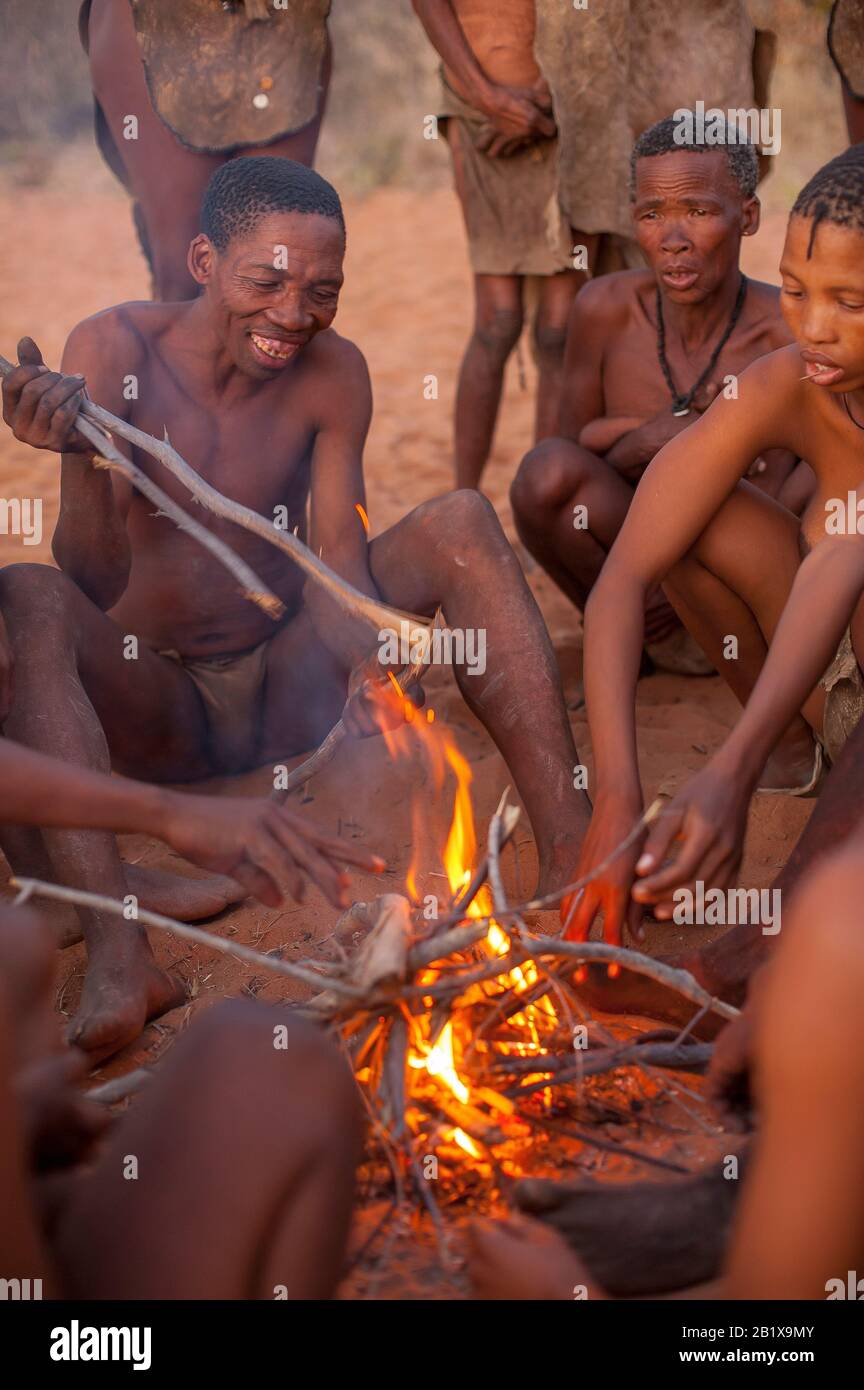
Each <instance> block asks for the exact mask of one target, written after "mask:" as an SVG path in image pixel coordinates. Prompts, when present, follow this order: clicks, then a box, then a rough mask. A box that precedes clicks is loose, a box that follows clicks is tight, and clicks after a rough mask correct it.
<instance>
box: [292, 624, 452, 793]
mask: <svg viewBox="0 0 864 1390" xmlns="http://www.w3.org/2000/svg"><path fill="white" fill-rule="evenodd" d="M440 612H441V609H440V608H439V609H438V610H437V611H436V614H435V617H434V618H433V620H432V621H433V624H434V623H435V622H436V621H437V619H438V614H439V613H440ZM424 666H425V662H424V661H416V662H414V664H413V665H411V666H406V667H404V668H403V670H402V671H400V672H399V675H398V676H396V677H395V680H396V683H397V685H398V686H399V688H400V690H401V691H402V692H403V694H404V692H405V689H406V687H407V686H409V685H411V684H412V683H413V682H414V681H416V680H419V679H420V675H421V673H422V671H423V667H424ZM347 737H348V731H347V729H346V728H345V721H344V720H343V719H338V720H337V721H336V723H335V724H334V725H333V728H332V729H331V730H330V732H329V734H328V735H327V737H326V738H325V739H324V741H323V743H320V744H319V745H318V747H317V748H316V749H315V752H314V753H310V755H309V757H308V758H306V759H304V761H303V762H302V763H300V765H299V766H298V767H295V768H294V770H293V772H289V773H288V776H287V777H286V778H285V785H284V786H283V787H280V788H279V790H278V791H274V792H273V793H272V798H273V800H274V801H278V802H279V803H280V804H281V803H282V802H283V801H287V799H288V797H289V796H290V795H291V794H292V792H296V791H298V790H299V789H300V787H304V786H305V785H306V783H307V782H308V781H310V780H311V778H313V777H314V776H315V774H316V773H317V772H320V771H321V769H322V768H324V767H326V766H327V764H328V763H329V762H332V760H333V758H334V757H335V755H336V752H337V750H338V749H339V747H340V745H341V744H342V743H343V742H344V741H345V739H346V738H347Z"/></svg>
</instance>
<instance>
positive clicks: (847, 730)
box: [820, 628, 864, 763]
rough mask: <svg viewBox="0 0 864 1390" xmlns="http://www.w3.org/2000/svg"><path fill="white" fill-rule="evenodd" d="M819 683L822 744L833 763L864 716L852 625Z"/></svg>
mask: <svg viewBox="0 0 864 1390" xmlns="http://www.w3.org/2000/svg"><path fill="white" fill-rule="evenodd" d="M820 684H821V686H822V689H823V690H824V691H825V715H824V720H823V725H822V746H823V747H824V749H825V752H826V753H827V754H828V757H829V758H830V759H831V762H832V763H833V762H836V761H837V758H838V756H839V754H840V751H841V749H842V748H843V745H844V743H845V742H846V740H847V738H848V737H849V735H850V734H851V733H852V731H853V729H854V728H855V727H856V725H857V724H858V721H859V720H860V719H861V717H862V715H864V676H862V674H861V668H860V666H859V665H858V659H857V657H856V656H855V652H854V649H853V647H852V636H851V633H850V630H849V628H847V629H846V631H845V633H844V634H843V639H842V641H841V643H840V646H839V647H838V648H837V655H836V656H835V658H834V660H833V661H832V662H831V665H830V666H829V667H828V670H827V671H826V672H825V675H824V676H823V677H822V680H821V681H820Z"/></svg>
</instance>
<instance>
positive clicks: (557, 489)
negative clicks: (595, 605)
mask: <svg viewBox="0 0 864 1390" xmlns="http://www.w3.org/2000/svg"><path fill="white" fill-rule="evenodd" d="M510 501H511V503H512V506H513V515H514V518H515V521H516V529H517V531H518V532H519V536H520V539H521V540H522V542H523V543H524V545H525V546H526V547H527V549H528V550H529V551H530V552H531V554H532V555H533V556H534V558H535V560H538V561H539V563H540V564H541V565H542V566H543V568H544V570H546V573H547V574H548V575H550V577H551V578H552V579H554V581H555V583H556V584H557V585H558V587H559V589H561V590H562V592H563V593H564V594H566V596H567V598H569V599H570V601H571V603H574V604H575V605H576V607H577V608H578V609H579V610H580V611H582V610H583V609H584V607H585V604H586V602H587V599H588V595H589V593H590V592H591V589H592V588H593V586H594V584H595V582H596V580H597V576H598V575H599V573H600V571H601V569H602V568H603V565H604V563H605V560H606V556H607V555H608V553H609V551H610V550H611V549H612V546H613V544H614V541H615V537H616V536H617V535H618V532H619V531H620V529H621V526H622V525H623V522H624V518H625V517H626V515H627V510H628V508H629V506H630V503H631V502H632V501H633V489H632V487H630V485H629V483H626V482H625V481H624V479H623V478H622V477H621V475H620V474H619V473H617V472H616V470H615V469H614V468H612V467H610V465H609V464H607V463H605V462H604V461H603V459H601V458H598V457H597V455H596V454H592V453H590V452H589V451H588V450H587V449H583V448H581V446H580V445H578V444H574V443H573V441H572V440H569V439H559V438H555V439H545V440H543V441H542V442H541V443H540V444H538V445H537V446H536V447H535V448H534V449H532V450H531V452H530V453H529V454H526V456H525V458H524V459H523V460H522V463H521V464H520V467H519V472H518V473H517V474H516V477H515V478H514V480H513V484H512V486H511V488H510ZM580 504H581V505H584V506H585V508H586V511H587V518H586V519H587V528H581V527H580V528H577V527H576V526H574V507H576V506H577V505H580Z"/></svg>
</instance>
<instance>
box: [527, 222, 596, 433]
mask: <svg viewBox="0 0 864 1390" xmlns="http://www.w3.org/2000/svg"><path fill="white" fill-rule="evenodd" d="M575 236H576V237H577V238H579V239H580V240H581V242H582V243H583V244H584V242H585V241H591V242H596V241H597V237H596V236H595V237H592V238H586V237H585V236H583V234H582V233H581V232H577V233H575ZM585 279H586V276H585V272H584V271H581V270H564V271H561V273H560V274H558V275H546V276H543V278H542V279H541V280H540V282H539V285H540V289H539V296H538V303H537V312H536V316H535V318H534V325H533V337H534V353H535V357H536V360H537V369H538V372H539V379H538V382H537V405H536V410H535V415H534V442H535V444H536V443H537V442H539V441H540V440H541V439H548V438H549V437H550V436H551V435H554V434H556V433H557V431H558V413H559V408H560V405H561V392H562V390H563V387H564V349H565V347H566V345H567V323H568V320H569V318H570V310H571V309H572V307H573V300H574V299H575V298H576V295H577V294H578V293H579V291H580V289H581V288H582V286H583V284H584V283H585Z"/></svg>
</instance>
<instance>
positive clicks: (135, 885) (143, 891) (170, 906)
mask: <svg viewBox="0 0 864 1390" xmlns="http://www.w3.org/2000/svg"><path fill="white" fill-rule="evenodd" d="M123 871H124V873H125V875H126V886H127V888H128V890H129V892H130V893H132V894H134V896H135V897H136V898H137V899H138V906H139V907H143V908H146V909H147V911H148V912H160V913H161V914H162V916H163V917H174V918H175V919H176V921H178V922H201V921H203V920H204V919H205V918H207V917H216V916H217V915H218V914H219V913H220V912H224V911H225V908H226V907H230V906H231V904H232V903H237V902H241V901H242V900H243V898H245V897H247V896H248V895H247V893H246V890H245V888H241V887H240V884H239V883H235V882H234V879H233V878H227V877H226V876H225V875H224V874H208V875H207V877H206V878H186V877H185V876H184V875H183V874H172V873H169V872H168V870H167V869H154V868H151V867H150V866H149V865H146V866H145V865H143V864H124V865H123ZM39 911H40V914H41V915H42V916H43V917H44V918H45V920H46V921H47V922H49V924H50V926H51V929H52V931H53V932H54V937H55V940H56V942H57V946H58V949H59V950H61V951H62V950H65V948H66V947H67V946H75V945H77V943H78V942H79V941H80V940H81V936H82V933H81V923H80V921H79V918H78V913H77V911H76V910H75V908H74V907H73V906H72V904H71V903H58V902H51V901H49V900H48V899H41V900H40V903H39Z"/></svg>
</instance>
